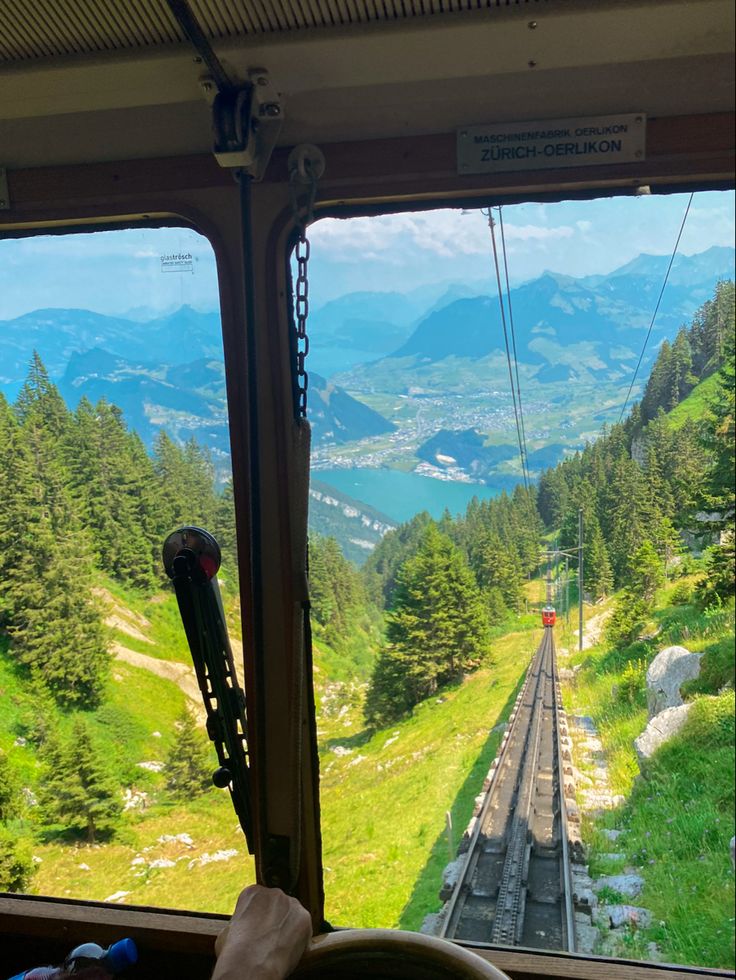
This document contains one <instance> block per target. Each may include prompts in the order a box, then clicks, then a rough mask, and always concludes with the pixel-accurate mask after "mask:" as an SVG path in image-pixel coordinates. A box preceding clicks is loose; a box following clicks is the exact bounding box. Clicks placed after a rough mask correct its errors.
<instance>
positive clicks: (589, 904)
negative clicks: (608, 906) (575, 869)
mask: <svg viewBox="0 0 736 980" xmlns="http://www.w3.org/2000/svg"><path fill="white" fill-rule="evenodd" d="M572 898H573V901H574V902H575V905H576V906H577V907H578V908H588V909H594V908H595V907H596V905H597V904H598V899H597V897H596V895H595V892H594V891H593V889H592V888H578V887H575V889H574V891H573V896H572Z"/></svg>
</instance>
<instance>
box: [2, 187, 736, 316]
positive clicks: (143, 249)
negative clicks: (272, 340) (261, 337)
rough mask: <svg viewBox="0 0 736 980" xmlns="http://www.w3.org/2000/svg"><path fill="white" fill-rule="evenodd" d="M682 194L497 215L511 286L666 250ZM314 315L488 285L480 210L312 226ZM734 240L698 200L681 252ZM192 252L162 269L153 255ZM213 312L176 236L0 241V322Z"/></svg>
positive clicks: (722, 200) (211, 293) (199, 241)
mask: <svg viewBox="0 0 736 980" xmlns="http://www.w3.org/2000/svg"><path fill="white" fill-rule="evenodd" d="M688 196H689V195H687V194H674V195H671V196H666V197H665V196H642V197H633V196H632V197H619V198H602V199H599V200H596V201H567V202H561V203H559V204H522V205H512V206H511V205H510V206H507V207H505V208H504V227H505V234H506V244H507V252H508V262H509V273H510V278H511V281H512V282H514V283H519V282H523V281H526V280H528V279H532V278H534V277H536V276H538V275H540V274H541V273H543V272H545V271H547V270H549V271H552V272H559V273H564V274H566V275H570V276H584V275H590V274H602V273H607V272H611V271H612V270H614V269H616V268H618V267H619V266H622V265H624V264H625V263H626V262H628V261H630V260H631V259H633V258H635V257H636V256H637V255H639V254H641V253H643V252H644V253H651V254H657V255H665V254H666V255H669V254H670V253H671V251H672V248H673V247H674V243H675V240H676V237H677V232H678V230H679V227H680V223H681V221H682V218H683V215H684V212H685V207H686V204H687V200H688ZM310 240H311V245H312V253H311V254H312V258H311V263H310V301H311V303H312V306H313V308H314V307H317V306H319V305H322V304H323V303H326V302H328V301H329V300H331V299H335V298H336V297H337V296H340V295H343V294H344V293H349V292H353V291H357V290H366V289H367V290H376V291H398V292H410V291H411V290H413V289H415V288H419V287H421V286H425V285H428V284H437V283H442V282H447V283H449V282H458V283H472V284H473V285H477V284H478V282H479V281H481V280H486V281H487V282H488V287H489V288H491V278H490V277H491V274H492V273H491V269H492V266H491V244H490V236H489V230H488V225H487V221H486V218H485V217H484V216H483V214H482V213H481V212H480V211H461V210H459V209H458V210H449V209H444V210H439V211H428V212H421V213H413V214H395V215H383V216H378V217H370V218H351V219H337V218H326V219H323V220H321V221H319V222H317V223H316V224H315V225H313V226H312V228H311V229H310ZM733 244H734V194H733V192H730V191H729V192H719V191H709V192H702V193H698V194H696V195H695V199H694V201H693V205H692V207H691V209H690V213H689V215H688V219H687V223H686V226H685V230H684V233H683V236H682V240H681V243H680V247H679V251H680V252H682V253H684V254H686V255H692V254H694V253H697V252H702V251H704V250H705V249H707V248H709V247H710V246H712V245H728V246H732V245H733ZM171 253H182V254H185V255H186V254H190V255H191V257H192V258H191V264H190V265H187V266H186V267H185V269H184V271H175V272H162V264H161V256H162V255H168V254H171ZM185 303H186V304H189V305H191V306H194V307H196V308H198V309H202V310H213V309H216V308H217V277H216V269H215V261H214V254H213V252H212V249H211V247H210V245H209V243H208V242H207V240H206V239H205V238H203V237H202V236H200V235H198V234H197V233H196V232H193V231H190V230H187V229H179V228H170V229H130V230H124V231H114V232H95V233H91V234H74V235H64V236H49V235H46V236H38V237H35V238H26V239H17V240H5V241H0V320H8V319H13V318H15V317H17V316H21V315H22V314H23V313H27V312H30V311H31V310H37V309H44V308H47V307H62V308H70V309H74V308H81V309H89V310H95V311H96V312H98V313H105V314H109V315H117V316H121V315H126V314H129V313H130V312H131V311H133V312H134V315H135V316H136V317H138V318H141V319H144V318H147V317H151V316H155V315H157V314H162V313H167V312H170V311H171V310H173V309H176V308H178V307H179V306H181V305H183V304H185Z"/></svg>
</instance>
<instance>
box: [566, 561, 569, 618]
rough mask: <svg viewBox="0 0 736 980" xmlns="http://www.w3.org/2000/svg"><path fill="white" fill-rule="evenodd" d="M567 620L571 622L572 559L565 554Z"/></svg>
mask: <svg viewBox="0 0 736 980" xmlns="http://www.w3.org/2000/svg"><path fill="white" fill-rule="evenodd" d="M565 620H566V622H567V623H569V622H570V559H569V558H568V557H567V555H565Z"/></svg>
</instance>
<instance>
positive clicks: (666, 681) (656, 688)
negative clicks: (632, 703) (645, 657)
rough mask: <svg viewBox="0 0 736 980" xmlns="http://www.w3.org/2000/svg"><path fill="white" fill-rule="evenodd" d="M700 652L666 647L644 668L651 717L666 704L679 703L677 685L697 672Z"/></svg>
mask: <svg viewBox="0 0 736 980" xmlns="http://www.w3.org/2000/svg"><path fill="white" fill-rule="evenodd" d="M700 656H701V655H700V654H699V653H690V651H689V650H688V649H687V648H686V647H666V648H665V649H664V650H662V651H661V652H660V653H658V654H657V656H656V657H655V658H654V660H652V662H651V663H650V664H649V669H648V670H647V708H648V709H649V717H650V718H654V716H655V715H658V714H659V713H660V712H661V711H664V710H665V708H676V707H678V706H679V705H681V704H682V697H681V695H680V686H681V685H682V684H684V682H685V681H691V680H695V678H696V677H699V676H700Z"/></svg>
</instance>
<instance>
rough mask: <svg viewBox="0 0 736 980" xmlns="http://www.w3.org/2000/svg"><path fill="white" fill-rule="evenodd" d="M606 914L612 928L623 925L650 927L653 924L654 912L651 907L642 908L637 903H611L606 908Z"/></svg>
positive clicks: (640, 927)
mask: <svg viewBox="0 0 736 980" xmlns="http://www.w3.org/2000/svg"><path fill="white" fill-rule="evenodd" d="M605 916H606V918H607V919H608V923H609V928H611V929H620V928H621V926H634V927H638V928H639V929H648V928H649V926H650V925H651V924H652V913H651V912H650V911H649V909H642V908H639V907H638V906H637V905H609V906H608V907H607V908H606V909H605Z"/></svg>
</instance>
